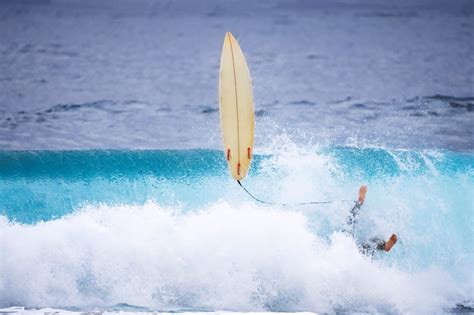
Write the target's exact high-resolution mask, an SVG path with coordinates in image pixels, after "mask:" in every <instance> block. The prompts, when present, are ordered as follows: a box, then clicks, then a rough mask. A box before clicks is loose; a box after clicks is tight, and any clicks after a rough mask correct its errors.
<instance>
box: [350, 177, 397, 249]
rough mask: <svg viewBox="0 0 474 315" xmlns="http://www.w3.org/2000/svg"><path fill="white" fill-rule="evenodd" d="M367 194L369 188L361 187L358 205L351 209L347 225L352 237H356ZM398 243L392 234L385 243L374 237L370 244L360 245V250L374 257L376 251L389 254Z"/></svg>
mask: <svg viewBox="0 0 474 315" xmlns="http://www.w3.org/2000/svg"><path fill="white" fill-rule="evenodd" d="M366 193H367V186H360V188H359V198H358V200H357V201H356V204H355V205H354V207H353V208H352V209H351V213H350V214H349V217H348V218H347V225H348V226H349V231H347V230H346V232H348V233H349V234H350V235H351V236H352V237H354V229H355V224H356V223H357V215H358V214H359V210H360V207H361V206H362V205H363V204H364V201H365V194H366ZM396 243H397V236H396V235H395V234H392V236H390V238H389V239H388V240H387V241H384V240H382V239H380V238H378V237H373V238H371V239H369V241H368V242H365V243H362V244H359V250H360V251H361V252H362V253H363V254H365V255H373V254H374V253H375V251H376V250H381V251H385V252H389V251H390V250H391V249H392V247H393V246H394V245H395V244H396Z"/></svg>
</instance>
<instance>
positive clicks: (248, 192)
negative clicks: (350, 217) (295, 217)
mask: <svg viewBox="0 0 474 315" xmlns="http://www.w3.org/2000/svg"><path fill="white" fill-rule="evenodd" d="M237 183H239V186H240V187H242V189H243V190H244V191H245V192H246V193H247V194H248V195H249V196H250V197H252V198H253V199H255V200H256V201H258V202H260V203H264V204H267V205H279V206H304V205H321V204H328V203H333V202H336V201H344V202H349V201H350V202H353V200H346V199H344V200H326V201H309V202H300V203H293V204H291V203H277V202H268V201H263V200H261V199H259V198H257V197H255V196H254V195H252V194H251V193H250V191H248V190H247V188H245V187H244V186H243V185H242V183H241V182H240V180H238V181H237Z"/></svg>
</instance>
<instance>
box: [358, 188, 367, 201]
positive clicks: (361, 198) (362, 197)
mask: <svg viewBox="0 0 474 315" xmlns="http://www.w3.org/2000/svg"><path fill="white" fill-rule="evenodd" d="M366 193H367V186H364V185H362V186H360V188H359V200H358V203H359V205H363V204H364V201H365V194H366Z"/></svg>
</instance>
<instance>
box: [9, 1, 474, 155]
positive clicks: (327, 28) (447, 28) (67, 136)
mask: <svg viewBox="0 0 474 315" xmlns="http://www.w3.org/2000/svg"><path fill="white" fill-rule="evenodd" d="M33 3H35V4H34V5H33V4H31V3H30V4H26V5H19V4H18V3H16V2H14V1H7V2H5V1H4V2H3V3H1V4H0V34H1V40H0V82H1V83H0V88H1V93H0V146H1V147H2V148H4V149H81V148H125V149H130V148H152V149H153V148H155V149H156V148H164V149H169V148H218V147H220V135H219V126H218V115H217V107H218V105H217V81H218V68H219V59H220V52H221V48H222V42H223V38H224V34H225V32H226V31H229V30H230V31H232V32H233V33H234V34H235V35H236V36H237V38H238V39H239V41H240V44H241V47H242V49H243V50H244V52H245V54H246V56H247V60H248V64H249V67H250V71H251V75H252V78H253V83H254V94H255V103H256V110H257V135H256V136H257V144H259V143H258V142H259V141H260V144H262V145H264V143H263V142H264V141H265V140H266V139H264V138H262V135H263V134H264V133H265V132H267V131H266V130H267V129H268V128H266V127H264V126H265V125H266V124H269V121H270V123H271V122H276V123H277V125H278V127H279V128H285V129H286V130H287V132H288V133H307V134H312V135H313V136H314V137H315V138H317V139H318V141H317V142H320V143H321V142H326V143H328V144H330V145H334V144H336V145H345V144H347V142H348V141H349V142H351V141H354V139H356V140H355V141H360V140H361V139H362V140H370V142H371V143H374V142H376V143H378V144H379V145H387V146H389V147H397V148H400V147H401V148H413V147H416V148H434V149H438V148H447V149H454V150H472V149H473V139H474V127H473V126H474V124H472V116H473V113H474V112H473V104H474V91H473V78H474V59H473V54H472V51H473V50H474V47H473V44H472V43H474V35H473V32H472V30H473V29H474V23H473V19H472V12H473V4H472V1H456V2H453V1H435V2H433V1H426V2H425V1H397V2H396V3H393V2H389V1H386V2H380V1H367V0H366V1H364V2H359V3H352V2H351V1H345V2H344V1H343V2H338V3H333V2H332V1H314V2H307V1H276V2H273V1H258V2H255V1H226V2H224V3H222V2H221V1H206V2H205V3H202V4H198V3H195V2H194V1H133V2H132V1H120V2H116V1H113V2H108V1H101V2H100V3H94V2H88V3H87V4H85V3H83V2H78V1H64V0H56V1H50V2H49V1H43V2H33Z"/></svg>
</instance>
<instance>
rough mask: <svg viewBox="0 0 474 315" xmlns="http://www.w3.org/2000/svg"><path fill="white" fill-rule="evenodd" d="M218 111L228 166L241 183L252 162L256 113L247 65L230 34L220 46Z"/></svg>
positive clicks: (227, 34) (228, 33)
mask: <svg viewBox="0 0 474 315" xmlns="http://www.w3.org/2000/svg"><path fill="white" fill-rule="evenodd" d="M219 110H220V117H221V129H222V138H223V141H224V149H225V151H224V152H225V157H226V159H227V164H228V166H229V170H230V173H231V174H232V177H234V178H235V179H236V180H242V179H243V178H244V177H245V175H246V174H247V171H248V168H249V166H250V162H251V161H252V153H253V152H252V151H253V141H254V127H255V114H254V107H253V91H252V81H251V79H250V73H249V69H248V66H247V62H246V61H245V57H244V54H243V53H242V50H241V49H240V46H239V43H238V42H237V40H236V39H235V38H234V36H233V35H232V34H231V33H230V32H227V33H226V35H225V39H224V46H223V47H222V55H221V67H220V73H219Z"/></svg>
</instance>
